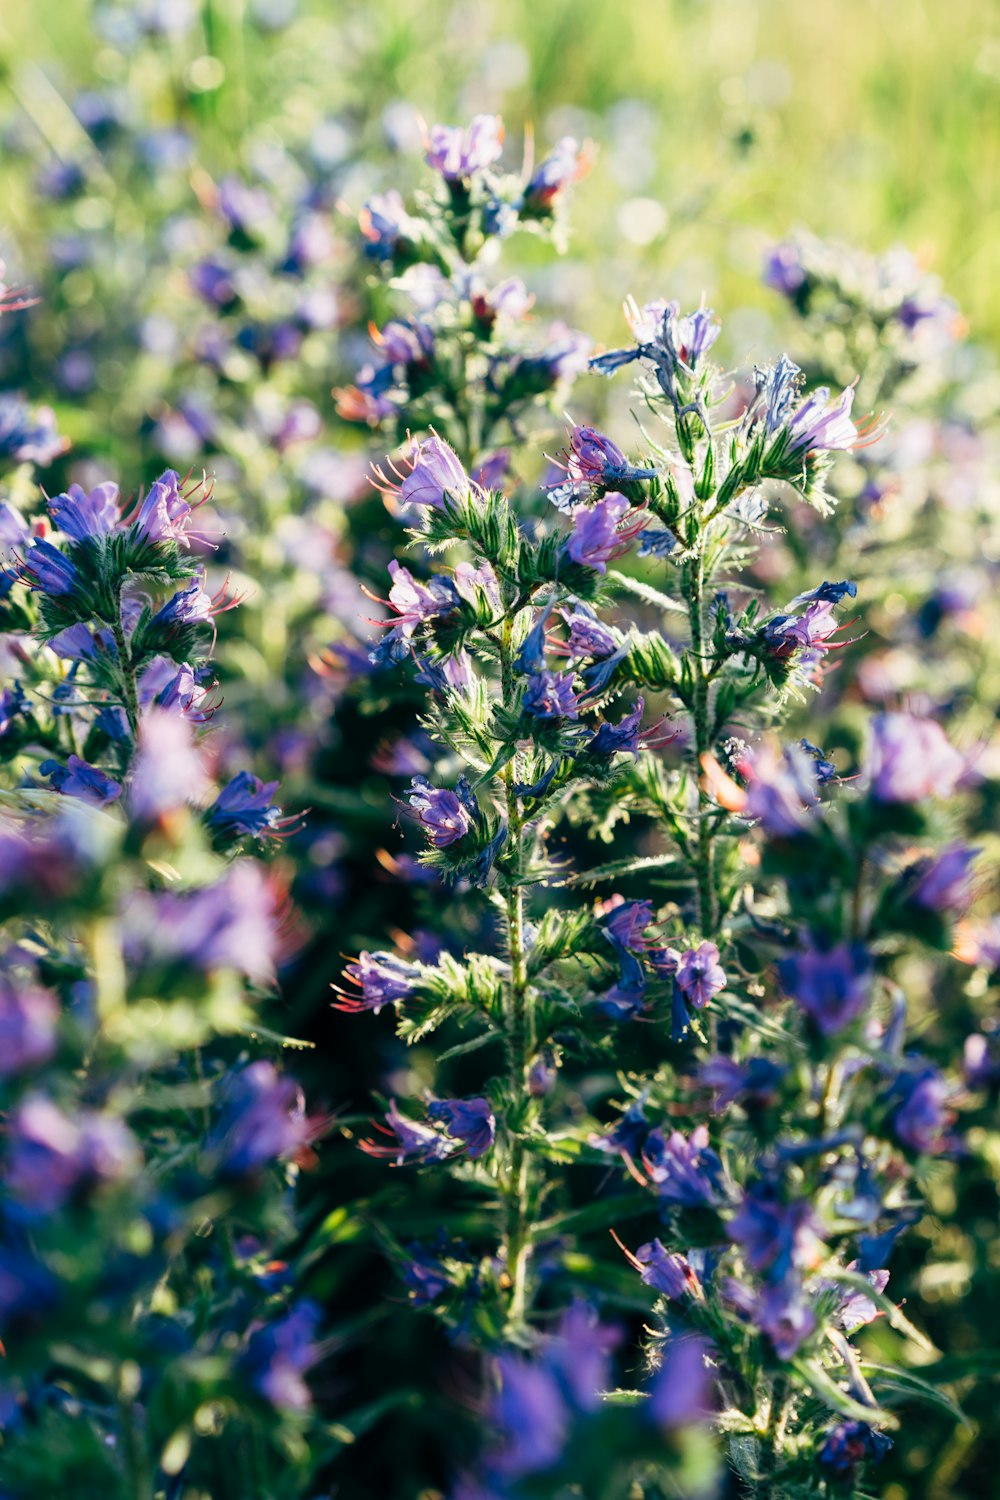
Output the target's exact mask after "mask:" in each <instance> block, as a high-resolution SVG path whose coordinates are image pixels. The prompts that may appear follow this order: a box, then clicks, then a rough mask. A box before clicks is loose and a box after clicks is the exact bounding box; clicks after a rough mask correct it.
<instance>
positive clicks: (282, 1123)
mask: <svg viewBox="0 0 1000 1500" xmlns="http://www.w3.org/2000/svg"><path fill="white" fill-rule="evenodd" d="M221 1099H222V1115H221V1118H220V1119H219V1122H218V1124H217V1125H216V1126H215V1128H214V1130H213V1131H212V1134H211V1136H210V1137H209V1141H208V1147H209V1150H210V1151H211V1152H212V1154H213V1156H215V1157H217V1159H218V1164H219V1167H220V1170H221V1171H223V1172H224V1173H226V1174H227V1175H230V1176H234V1177H246V1176H249V1175H251V1174H252V1173H255V1172H259V1171H260V1170H261V1168H262V1167H266V1166H268V1165H269V1164H270V1163H271V1162H274V1161H281V1160H284V1159H287V1158H289V1157H295V1156H297V1155H298V1154H299V1153H301V1152H302V1151H303V1149H304V1148H305V1147H306V1146H307V1145H308V1144H309V1141H310V1139H311V1137H312V1133H313V1132H312V1126H311V1124H310V1121H309V1119H308V1117H307V1115H306V1107H305V1099H304V1097H303V1094H302V1090H301V1088H300V1087H299V1085H298V1084H297V1083H296V1081H295V1079H294V1078H288V1077H284V1076H282V1074H280V1073H279V1072H278V1070H277V1068H276V1067H275V1066H274V1064H273V1063H271V1062H268V1061H266V1060H265V1059H263V1058H262V1059H261V1060H259V1061H258V1062H253V1063H250V1064H249V1065H248V1066H247V1067H245V1068H240V1069H239V1070H238V1071H237V1072H235V1073H230V1074H229V1075H228V1077H227V1078H226V1079H225V1081H224V1083H223V1085H222V1094H221Z"/></svg>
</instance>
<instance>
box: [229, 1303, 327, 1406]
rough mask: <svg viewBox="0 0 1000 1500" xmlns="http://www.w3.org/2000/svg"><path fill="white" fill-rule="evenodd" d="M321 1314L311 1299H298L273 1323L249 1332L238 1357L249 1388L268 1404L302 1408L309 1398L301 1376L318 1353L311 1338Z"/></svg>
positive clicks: (308, 1404)
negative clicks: (244, 1349)
mask: <svg viewBox="0 0 1000 1500" xmlns="http://www.w3.org/2000/svg"><path fill="white" fill-rule="evenodd" d="M321 1316H322V1314H321V1313H320V1310H319V1308H318V1307H317V1306H316V1305H315V1303H312V1302H300V1303H298V1305H297V1306H295V1307H293V1308H292V1310H291V1311H290V1312H288V1313H286V1314H285V1316H284V1317H283V1318H279V1319H278V1320H277V1321H276V1322H274V1323H268V1324H266V1325H265V1326H264V1327H260V1328H257V1329H256V1330H255V1332H253V1333H252V1334H251V1336H250V1341H249V1343H248V1345H247V1350H246V1353H245V1354H244V1356H243V1359H242V1361H241V1366H242V1369H243V1372H244V1373H245V1375H246V1376H247V1378H248V1379H249V1381H250V1384H251V1385H252V1386H253V1388H254V1389H255V1390H256V1391H258V1392H259V1393H260V1395H262V1396H263V1397H264V1399H265V1400H266V1401H270V1403H271V1405H272V1406H276V1407H279V1408H281V1409H283V1410H286V1411H306V1410H308V1408H309V1406H310V1405H311V1402H312V1398H311V1396H310V1394H309V1387H308V1386H307V1385H306V1382H305V1380H304V1379H303V1376H304V1374H305V1372H306V1371H307V1370H309V1369H311V1367H312V1366H313V1365H314V1364H315V1363H316V1361H317V1360H318V1359H319V1358H320V1357H321V1351H320V1349H319V1348H318V1347H317V1345H316V1342H315V1338H316V1330H317V1328H318V1327H319V1324H320V1319H321Z"/></svg>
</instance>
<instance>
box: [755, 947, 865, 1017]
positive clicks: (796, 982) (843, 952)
mask: <svg viewBox="0 0 1000 1500" xmlns="http://www.w3.org/2000/svg"><path fill="white" fill-rule="evenodd" d="M778 971H779V973H780V975H781V983H782V986H783V988H784V989H785V991H786V993H787V994H789V995H791V996H792V997H793V999H795V1000H796V1001H798V1003H799V1005H800V1006H801V1007H802V1009H803V1010H804V1011H805V1013H806V1015H807V1016H809V1017H810V1019H811V1020H813V1021H814V1022H815V1023H816V1025H817V1026H818V1027H819V1029H820V1031H821V1032H822V1033H823V1035H824V1036H835V1035H836V1034H837V1033H838V1032H840V1031H843V1030H844V1027H845V1026H849V1025H850V1024H851V1022H852V1021H855V1020H857V1018H858V1016H860V1015H861V1014H862V1013H863V1012H864V1011H865V1010H866V1009H867V1008H868V1003H869V1000H870V999H871V990H872V980H873V977H874V971H873V968H872V961H871V956H870V955H869V953H868V952H867V950H866V949H865V947H864V946H863V945H862V944H860V943H838V944H837V945H836V946H835V947H832V948H822V947H815V948H805V949H802V950H801V951H800V952H799V953H796V954H793V955H792V956H791V957H789V958H784V959H782V960H781V963H780V964H779V965H778Z"/></svg>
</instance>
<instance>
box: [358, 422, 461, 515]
mask: <svg viewBox="0 0 1000 1500" xmlns="http://www.w3.org/2000/svg"><path fill="white" fill-rule="evenodd" d="M407 462H408V463H409V465H410V468H409V472H408V473H407V474H405V475H404V477H403V479H402V481H401V483H400V484H398V485H394V484H391V483H389V482H388V481H385V485H386V488H387V489H388V490H389V491H390V492H391V493H392V494H395V495H398V497H399V500H400V501H401V503H402V504H403V505H429V506H431V507H432V508H434V509H438V510H440V509H441V508H442V507H443V506H444V503H445V501H446V500H447V499H460V500H461V499H464V498H465V496H466V495H468V494H469V492H470V490H471V488H472V483H471V480H470V479H469V476H468V474H466V472H465V470H464V469H463V468H462V465H461V462H460V461H459V457H458V454H457V453H456V452H455V450H454V449H453V448H450V447H449V446H448V444H447V443H446V442H444V441H443V440H442V439H441V438H439V437H437V436H434V437H429V438H425V439H424V441H423V442H421V443H417V442H414V443H412V444H411V448H410V456H409V459H408V460H407ZM375 477H376V479H378V480H384V476H383V475H382V474H381V471H380V470H375Z"/></svg>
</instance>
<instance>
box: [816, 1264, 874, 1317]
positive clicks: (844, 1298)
mask: <svg viewBox="0 0 1000 1500" xmlns="http://www.w3.org/2000/svg"><path fill="white" fill-rule="evenodd" d="M847 1269H848V1270H849V1271H855V1272H857V1271H858V1269H859V1268H858V1262H857V1261H856V1260H853V1261H851V1263H850V1265H849V1266H848V1267H847ZM865 1280H866V1281H868V1282H869V1283H870V1285H871V1287H872V1288H873V1290H874V1291H876V1292H884V1291H885V1289H886V1286H887V1285H888V1282H889V1272H888V1271H887V1270H886V1269H885V1268H884V1266H880V1267H878V1268H877V1269H876V1270H874V1271H868V1272H866V1273H865ZM823 1287H824V1290H829V1291H832V1292H835V1293H836V1296H837V1304H838V1305H837V1311H836V1314H835V1316H836V1320H837V1323H838V1324H839V1326H840V1327H841V1328H842V1329H843V1330H844V1332H845V1333H856V1332H857V1330H858V1329H859V1328H864V1327H865V1326H866V1325H867V1324H868V1323H873V1322H874V1321H875V1319H876V1318H877V1317H878V1315H879V1310H878V1307H877V1305H876V1304H875V1303H874V1302H873V1301H872V1299H871V1298H870V1297H866V1296H865V1294H864V1292H857V1291H855V1290H854V1288H853V1287H845V1286H842V1285H840V1284H839V1283H838V1282H835V1281H832V1282H824V1283H823Z"/></svg>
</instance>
